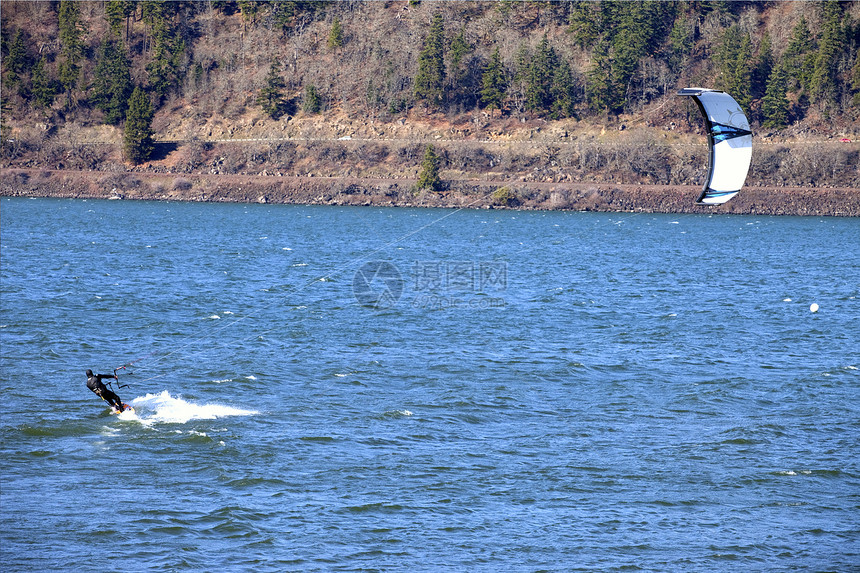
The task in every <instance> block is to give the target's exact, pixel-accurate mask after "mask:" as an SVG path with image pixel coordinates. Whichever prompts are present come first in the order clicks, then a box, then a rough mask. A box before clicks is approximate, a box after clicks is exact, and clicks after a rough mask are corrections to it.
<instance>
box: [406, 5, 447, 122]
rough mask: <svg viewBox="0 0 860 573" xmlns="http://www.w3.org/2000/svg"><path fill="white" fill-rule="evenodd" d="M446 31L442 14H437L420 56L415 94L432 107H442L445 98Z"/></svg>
mask: <svg viewBox="0 0 860 573" xmlns="http://www.w3.org/2000/svg"><path fill="white" fill-rule="evenodd" d="M444 40H445V29H444V24H443V21H442V14H440V13H438V12H437V13H436V14H435V15H434V16H433V22H432V24H431V25H430V33H429V34H428V36H427V39H426V40H424V48H423V49H422V50H421V53H420V54H419V55H418V73H417V74H415V82H414V87H413V93H414V94H415V97H416V98H418V99H423V100H426V101H427V102H429V103H430V104H432V105H440V104H441V103H442V100H443V98H444V96H445V61H444V51H445V48H444Z"/></svg>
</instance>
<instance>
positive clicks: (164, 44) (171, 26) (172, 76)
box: [142, 2, 185, 103]
mask: <svg viewBox="0 0 860 573" xmlns="http://www.w3.org/2000/svg"><path fill="white" fill-rule="evenodd" d="M173 9H175V7H174V5H173V4H169V5H168V4H166V3H162V2H146V3H144V7H143V10H142V12H143V17H144V21H145V22H146V23H147V24H149V26H150V27H151V29H152V59H151V60H150V62H149V63H148V64H147V65H146V71H147V72H148V73H149V85H150V88H151V91H152V94H153V96H154V97H155V100H156V103H160V102H161V100H162V99H163V98H164V97H165V96H166V95H167V94H168V93H169V92H170V90H171V89H173V88H175V87H177V86H179V80H180V77H181V74H180V64H181V62H182V55H183V54H184V52H185V42H183V41H182V39H181V38H180V35H179V30H178V29H177V27H176V25H175V23H174V21H173V15H172V14H171V13H170V10H173Z"/></svg>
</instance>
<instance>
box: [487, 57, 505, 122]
mask: <svg viewBox="0 0 860 573" xmlns="http://www.w3.org/2000/svg"><path fill="white" fill-rule="evenodd" d="M481 86H482V87H481V103H483V104H484V107H486V108H487V109H489V110H490V115H491V116H492V113H493V110H494V109H502V104H503V103H504V101H505V90H506V88H507V86H506V81H505V69H504V67H503V65H502V57H501V55H500V54H499V48H496V50H495V51H494V52H493V55H492V56H490V61H489V63H488V64H487V67H486V68H485V69H484V74H483V75H482V76H481Z"/></svg>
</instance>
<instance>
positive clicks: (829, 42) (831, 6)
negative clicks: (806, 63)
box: [811, 2, 843, 104]
mask: <svg viewBox="0 0 860 573" xmlns="http://www.w3.org/2000/svg"><path fill="white" fill-rule="evenodd" d="M822 7H823V9H824V15H823V32H822V34H821V41H820V42H819V44H818V53H817V54H816V56H815V65H814V69H813V72H812V85H811V91H812V94H811V95H812V99H813V101H815V102H817V103H822V104H828V103H832V102H834V101H835V100H836V95H837V93H838V89H837V83H838V82H837V79H836V73H837V68H838V66H837V61H836V60H837V58H838V57H839V54H840V52H841V51H842V39H843V34H842V26H841V24H840V21H841V18H842V9H841V7H840V6H839V2H823V3H822Z"/></svg>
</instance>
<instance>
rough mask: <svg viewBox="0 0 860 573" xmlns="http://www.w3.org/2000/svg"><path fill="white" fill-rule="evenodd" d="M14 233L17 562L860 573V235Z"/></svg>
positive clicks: (54, 212)
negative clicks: (98, 387)
mask: <svg viewBox="0 0 860 573" xmlns="http://www.w3.org/2000/svg"><path fill="white" fill-rule="evenodd" d="M0 214H2V240H0V243H2V249H0V268H2V308H0V345H2V362H0V366H2V371H0V388H2V400H0V430H2V444H0V478H2V488H0V568H2V570H3V571H39V570H46V571H61V570H80V571H149V570H158V571H186V570H191V571H213V570H229V571H233V570H235V571H290V570H294V571H364V570H369V571H373V570H409V571H412V570H419V571H432V570H436V571H538V570H554V571H572V570H602V571H617V570H634V571H636V570H640V571H705V570H708V571H710V570H719V571H747V570H804V571H815V570H834V571H850V570H858V569H860V462H858V459H860V455H858V454H860V451H858V450H860V448H858V442H860V439H858V438H860V371H858V368H860V358H858V354H860V353H858V349H860V344H858V340H860V299H858V297H860V279H858V277H860V248H858V245H860V220H857V219H849V218H788V217H783V218H769V217H746V216H704V215H650V214H647V215H646V214H635V215H634V214H594V213H555V212H549V213H542V212H514V211H488V210H460V211H454V210H418V209H415V210H413V209H394V208H392V209H373V208H335V207H298V206H275V205H226V204H181V203H157V202H126V201H73V200H47V199H17V198H15V199H10V198H6V199H3V200H2V201H0ZM813 303H815V304H817V305H819V309H818V311H817V312H812V311H811V310H810V306H811V305H812V304H813ZM128 362H134V364H132V365H131V366H130V367H129V368H127V369H126V370H122V371H120V381H121V382H122V383H123V384H129V387H127V388H123V389H121V390H119V394H120V396H122V398H123V399H124V400H125V401H127V402H130V403H131V404H132V405H133V406H134V407H135V412H134V413H123V414H122V415H119V416H117V415H112V414H110V413H109V410H108V409H107V407H106V405H105V404H104V403H103V402H101V401H100V400H99V399H98V398H97V397H96V396H95V395H93V394H92V393H91V392H89V390H87V388H86V387H85V385H84V382H85V375H84V371H85V370H86V369H87V368H92V369H93V370H96V371H97V372H105V373H106V372H110V371H112V369H113V368H115V367H117V366H121V365H124V364H126V363H128Z"/></svg>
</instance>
